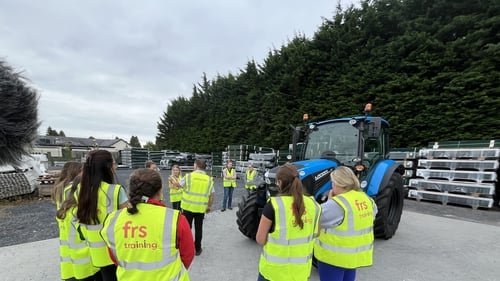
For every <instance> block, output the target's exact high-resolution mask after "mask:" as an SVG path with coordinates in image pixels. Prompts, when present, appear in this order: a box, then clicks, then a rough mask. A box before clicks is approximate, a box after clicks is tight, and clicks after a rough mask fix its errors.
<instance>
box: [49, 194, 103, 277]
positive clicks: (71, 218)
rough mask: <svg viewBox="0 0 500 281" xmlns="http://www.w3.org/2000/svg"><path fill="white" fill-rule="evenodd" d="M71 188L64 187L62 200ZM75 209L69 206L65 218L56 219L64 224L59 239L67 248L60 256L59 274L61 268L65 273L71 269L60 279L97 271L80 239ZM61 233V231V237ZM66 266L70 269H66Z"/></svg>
mask: <svg viewBox="0 0 500 281" xmlns="http://www.w3.org/2000/svg"><path fill="white" fill-rule="evenodd" d="M71 188H72V185H69V186H67V187H66V188H65V189H64V193H63V196H64V198H63V200H66V199H67V198H69V196H71V195H72V194H71ZM75 193H76V192H75ZM75 198H76V197H75ZM76 209H77V208H76V206H75V207H72V208H70V209H69V210H67V211H66V214H65V218H64V219H63V220H60V219H58V220H57V221H58V223H59V224H62V225H64V229H65V240H64V241H61V243H60V244H62V245H65V247H66V249H67V255H65V256H61V259H60V260H61V275H63V274H62V273H63V270H65V273H68V272H69V271H71V276H66V277H62V279H70V278H76V279H85V278H87V277H89V276H92V275H94V274H95V273H96V272H98V271H99V269H98V268H96V267H94V266H92V260H91V258H90V252H89V249H88V246H87V244H86V243H85V241H83V240H81V239H80V234H79V233H78V230H77V228H78V226H77V224H78V222H77V219H76V217H75V214H76ZM62 235H63V233H61V237H62ZM68 267H69V268H70V269H68ZM66 275H67V274H66Z"/></svg>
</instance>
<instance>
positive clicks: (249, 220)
mask: <svg viewBox="0 0 500 281" xmlns="http://www.w3.org/2000/svg"><path fill="white" fill-rule="evenodd" d="M236 217H237V219H236V223H237V224H238V229H239V230H240V231H241V233H243V235H245V236H246V237H248V238H250V239H253V240H255V235H256V234H257V228H258V227H259V222H260V216H259V206H258V205H257V192H255V191H253V192H251V193H250V194H249V195H248V196H243V197H242V198H241V201H240V203H239V204H238V212H236Z"/></svg>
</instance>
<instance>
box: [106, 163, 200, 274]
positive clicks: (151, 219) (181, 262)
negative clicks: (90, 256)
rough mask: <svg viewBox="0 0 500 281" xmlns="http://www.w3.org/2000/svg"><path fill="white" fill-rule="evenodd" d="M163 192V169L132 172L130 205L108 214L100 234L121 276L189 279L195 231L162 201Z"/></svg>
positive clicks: (178, 213) (177, 212) (179, 214)
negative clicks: (159, 170) (188, 270)
mask: <svg viewBox="0 0 500 281" xmlns="http://www.w3.org/2000/svg"><path fill="white" fill-rule="evenodd" d="M162 192H163V189H162V180H161V175H160V173H158V172H157V171H152V170H150V169H138V170H136V171H134V172H133V173H132V175H131V176H130V182H129V195H130V207H129V208H128V209H126V210H125V209H122V210H118V211H114V212H112V213H110V214H109V215H108V216H107V217H106V220H105V221H104V227H103V228H102V230H101V235H102V237H103V239H104V241H105V242H106V244H107V246H108V248H109V252H110V255H111V257H112V259H113V260H114V261H115V262H116V264H117V265H118V269H117V271H116V275H117V277H118V280H143V281H147V280H157V281H167V280H189V276H188V272H187V268H189V265H190V264H191V262H192V260H193V258H194V243H193V235H192V233H191V229H190V228H189V224H188V222H187V220H186V218H185V217H184V216H183V215H182V214H181V213H180V212H179V211H178V210H173V209H170V208H167V207H166V205H165V204H164V203H163V202H161V200H160V198H161V194H162Z"/></svg>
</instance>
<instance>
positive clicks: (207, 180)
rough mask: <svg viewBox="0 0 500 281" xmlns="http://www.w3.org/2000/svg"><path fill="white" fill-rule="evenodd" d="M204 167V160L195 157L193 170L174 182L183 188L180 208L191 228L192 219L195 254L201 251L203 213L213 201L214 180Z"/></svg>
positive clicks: (207, 211)
mask: <svg viewBox="0 0 500 281" xmlns="http://www.w3.org/2000/svg"><path fill="white" fill-rule="evenodd" d="M205 168H206V163H205V160H203V159H196V160H195V162H194V171H193V172H191V173H189V174H187V175H186V176H184V178H182V179H181V180H180V181H179V182H177V183H175V185H178V187H182V188H184V192H183V193H182V200H181V210H182V213H183V214H184V216H185V217H186V219H187V220H188V222H189V226H190V227H191V228H192V225H193V220H194V231H195V241H194V245H195V248H196V255H197V256H199V255H200V254H201V252H202V248H201V239H202V237H203V219H204V218H205V213H210V211H211V209H212V203H213V201H214V181H213V179H212V177H210V176H209V175H207V173H206V172H205Z"/></svg>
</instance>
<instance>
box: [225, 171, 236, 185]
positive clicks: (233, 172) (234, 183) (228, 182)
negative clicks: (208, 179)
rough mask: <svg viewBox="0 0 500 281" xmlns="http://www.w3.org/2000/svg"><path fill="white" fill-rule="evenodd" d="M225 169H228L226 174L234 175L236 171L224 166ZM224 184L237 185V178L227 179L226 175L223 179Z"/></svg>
mask: <svg viewBox="0 0 500 281" xmlns="http://www.w3.org/2000/svg"><path fill="white" fill-rule="evenodd" d="M224 169H225V171H226V176H229V177H232V176H234V174H235V173H236V170H235V169H231V172H230V171H229V170H228V169H227V168H224ZM222 185H223V186H224V187H236V179H234V180H230V179H226V177H224V178H223V179H222Z"/></svg>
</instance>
